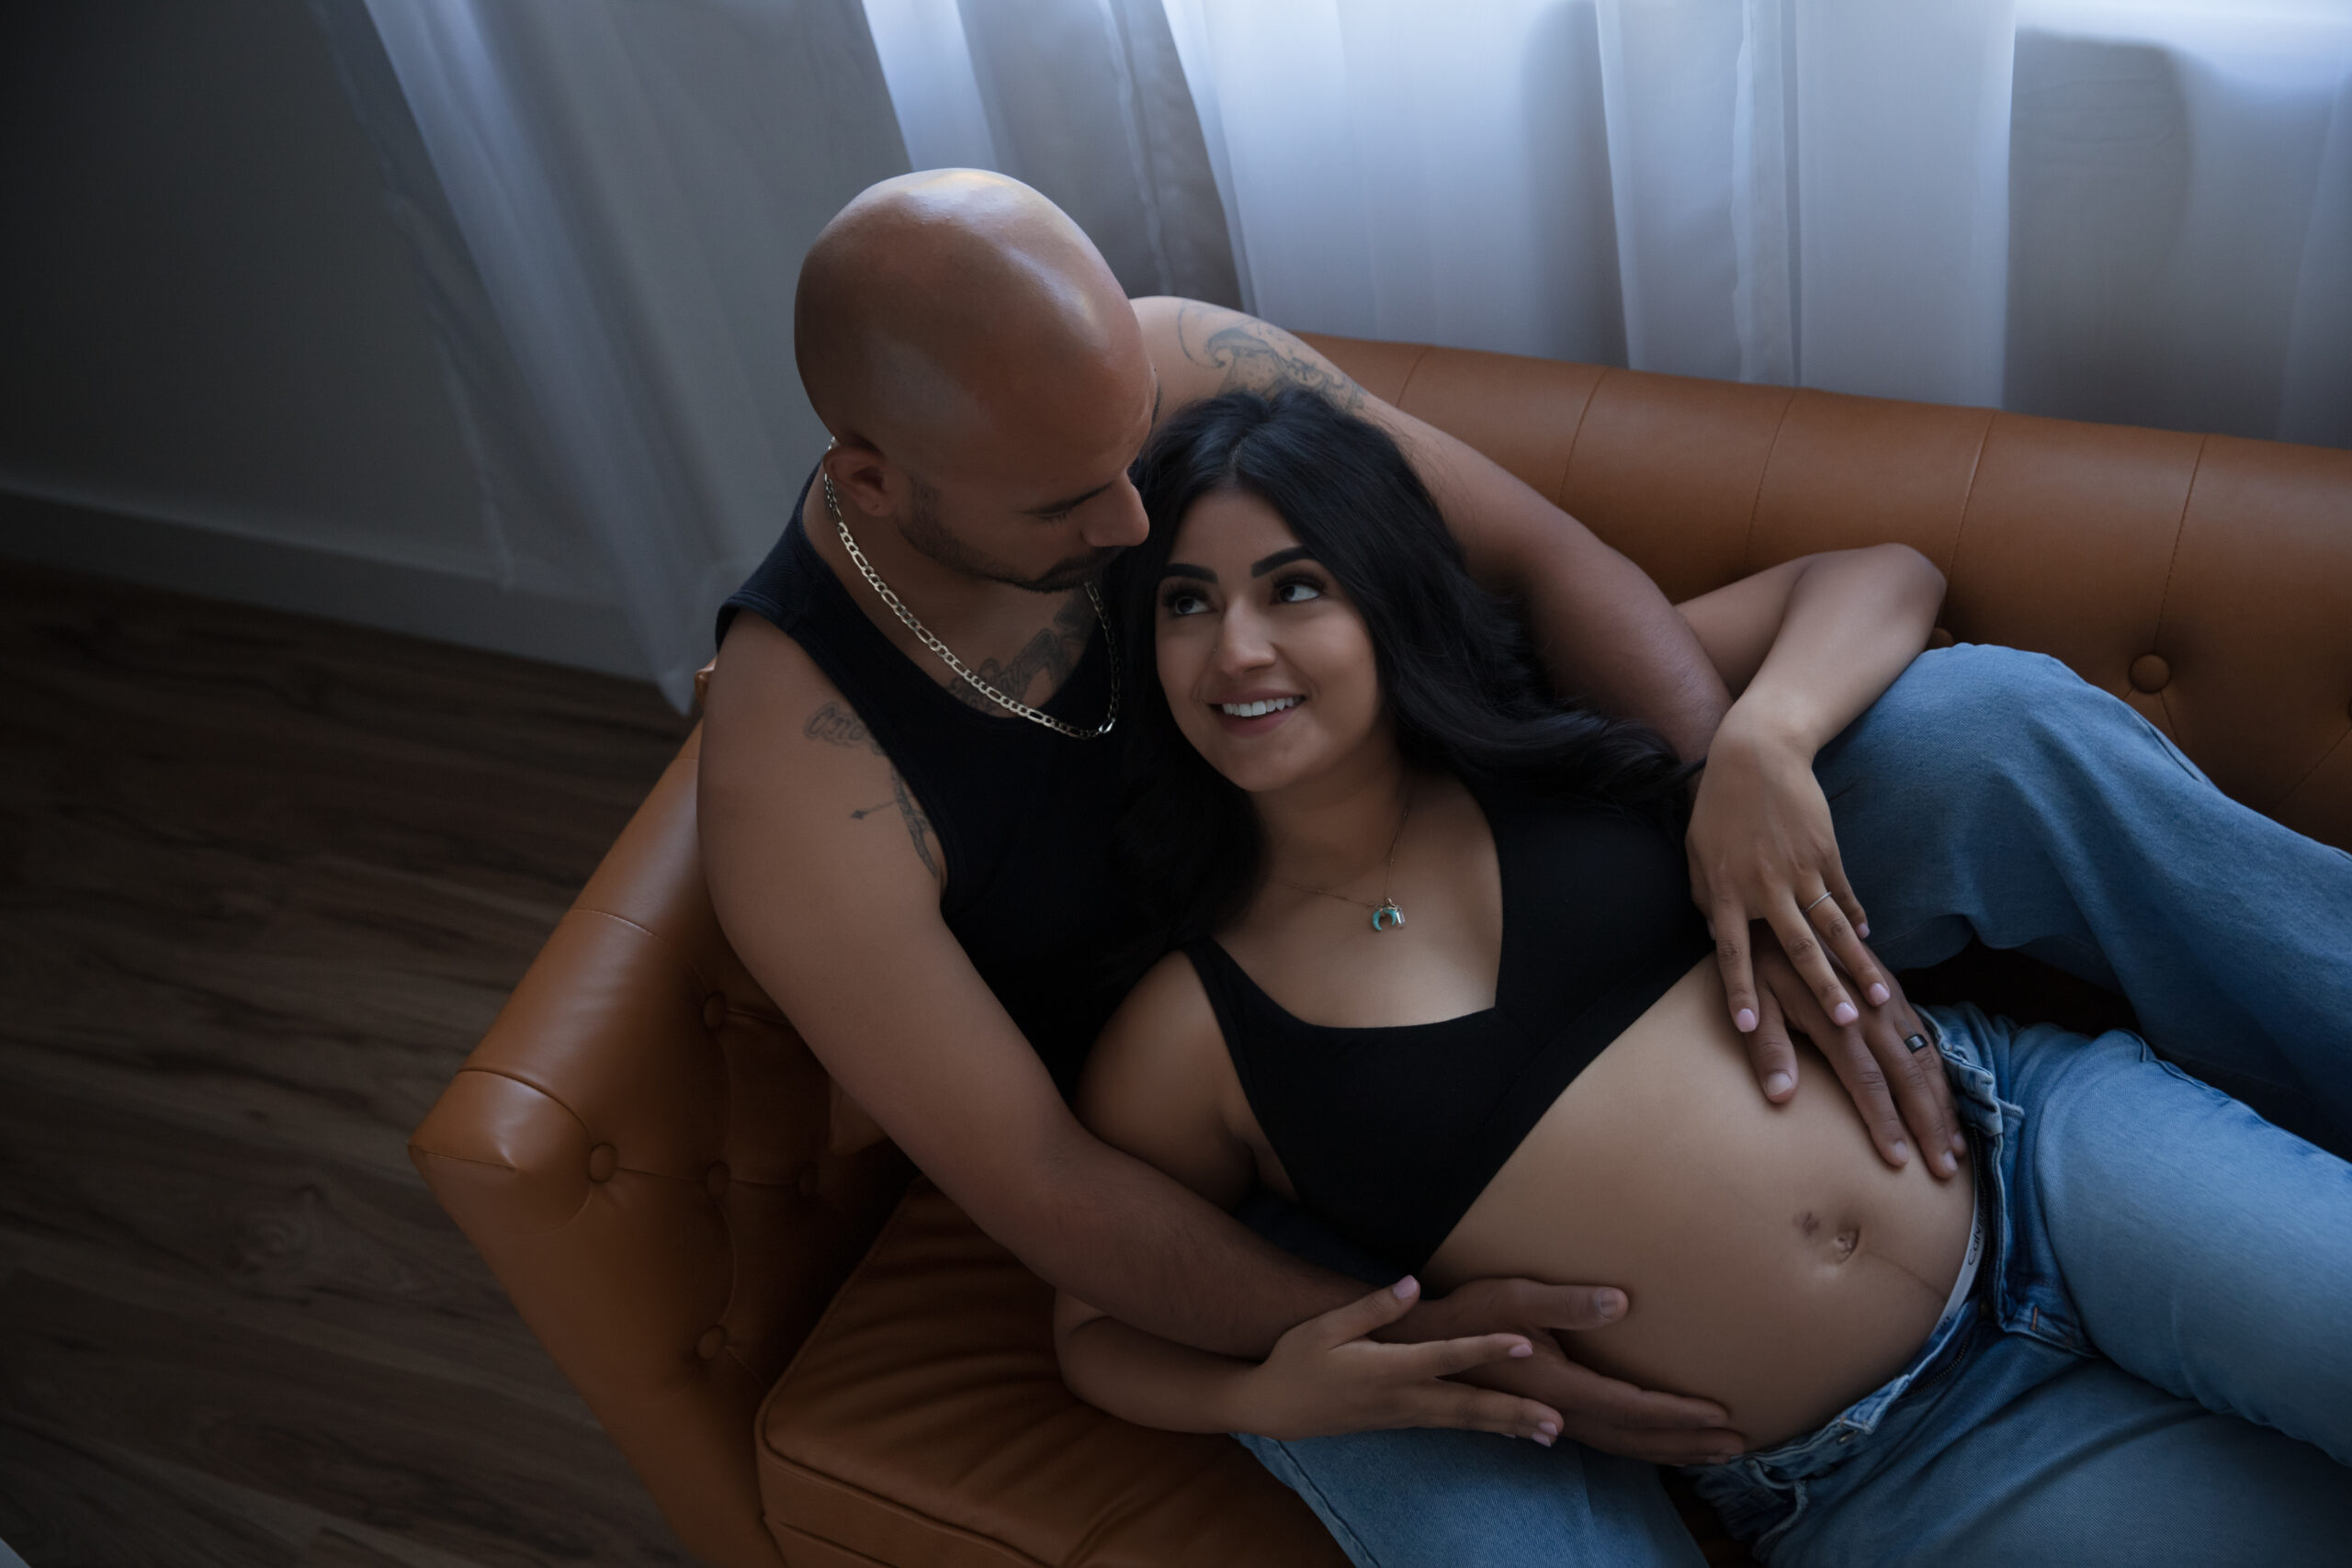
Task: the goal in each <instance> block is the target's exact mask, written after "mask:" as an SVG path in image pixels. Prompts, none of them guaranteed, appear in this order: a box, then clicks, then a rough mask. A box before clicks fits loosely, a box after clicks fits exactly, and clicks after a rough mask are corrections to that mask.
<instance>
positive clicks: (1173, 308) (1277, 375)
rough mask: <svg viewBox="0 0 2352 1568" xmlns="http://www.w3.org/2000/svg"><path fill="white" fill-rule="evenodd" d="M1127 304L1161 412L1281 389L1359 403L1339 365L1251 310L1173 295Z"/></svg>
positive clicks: (1360, 396) (1359, 391)
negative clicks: (1153, 374)
mask: <svg viewBox="0 0 2352 1568" xmlns="http://www.w3.org/2000/svg"><path fill="white" fill-rule="evenodd" d="M1130 303H1132V304H1133V305H1134V307H1135V312H1136V323H1137V324H1138V325H1139V326H1141V327H1142V328H1143V335H1144V345H1145V347H1146V349H1147V350H1148V352H1149V353H1150V355H1151V361H1152V363H1153V364H1154V365H1155V366H1157V367H1159V384H1160V388H1161V397H1160V410H1161V412H1162V414H1163V415H1165V414H1168V413H1172V412H1175V411H1176V410H1177V409H1180V408H1182V407H1183V406H1184V405H1185V404H1187V403H1191V402H1197V401H1199V400H1201V399H1203V398H1214V397H1216V396H1217V395H1218V394H1220V393H1223V392H1259V393H1265V394H1272V393H1273V392H1277V391H1280V390H1281V389H1283V388H1284V387H1306V388H1309V389H1313V390H1315V391H1318V392H1320V393H1322V394H1323V395H1324V396H1325V397H1327V398H1329V399H1330V400H1332V401H1333V402H1335V403H1337V404H1339V405H1340V407H1341V408H1344V409H1351V410H1358V409H1361V408H1362V407H1363V402H1364V398H1365V393H1364V390H1363V388H1361V387H1359V386H1357V385H1356V384H1355V382H1353V381H1352V380H1350V379H1349V378H1348V377H1347V376H1346V375H1345V374H1344V373H1342V372H1341V371H1340V368H1339V367H1337V366H1335V365H1333V364H1332V363H1331V362H1330V361H1329V360H1328V359H1326V358H1324V357H1323V355H1319V354H1317V353H1316V352H1315V350H1313V349H1311V348H1309V347H1308V346H1307V345H1306V344H1305V343H1302V342H1301V341H1300V340H1299V339H1298V338H1297V337H1295V336H1294V335H1293V334H1291V333H1286V332H1284V331H1283V329H1282V328H1280V327H1277V326H1274V325H1272V323H1270V322H1266V321H1260V320H1259V319H1258V318H1257V317H1255V316H1251V315H1248V314H1245V313H1244V312H1242V311H1239V310H1229V309H1227V307H1225V306H1223V305H1211V304H1208V303H1206V302H1204V301H1203V300H1199V299H1180V298H1177V297H1176V296H1173V295H1164V294H1163V295H1153V296H1149V297H1148V298H1145V299H1136V300H1133V301H1130Z"/></svg>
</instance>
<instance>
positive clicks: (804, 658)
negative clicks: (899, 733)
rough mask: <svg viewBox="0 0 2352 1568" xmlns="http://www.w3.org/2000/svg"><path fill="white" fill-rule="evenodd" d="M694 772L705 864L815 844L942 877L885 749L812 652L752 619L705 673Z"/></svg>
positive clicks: (918, 809)
mask: <svg viewBox="0 0 2352 1568" xmlns="http://www.w3.org/2000/svg"><path fill="white" fill-rule="evenodd" d="M700 773H701V802H702V811H701V816H702V829H703V840H704V848H705V860H706V863H710V862H713V861H715V860H718V859H722V858H725V857H728V856H730V855H734V854H737V853H738V852H742V851H746V850H752V849H755V848H758V847H761V846H764V845H767V844H772V843H774V842H775V840H777V838H778V837H779V836H786V837H790V838H792V839H794V840H798V841H799V842H800V843H801V844H802V846H803V847H806V846H807V844H808V841H809V840H810V839H812V838H813V839H821V840H825V841H826V842H827V844H828V846H829V847H830V848H833V849H838V850H841V851H843V852H847V858H849V859H852V860H864V859H865V858H867V856H868V855H870V856H871V857H873V859H874V860H875V861H876V863H877V866H878V867H879V868H888V869H895V870H907V869H910V867H911V868H913V869H916V870H918V871H919V873H920V874H922V875H923V876H925V877H927V878H928V879H929V880H930V881H931V882H932V883H933V885H934V886H936V885H938V884H939V883H941V882H942V881H944V876H945V868H944V863H943V861H942V858H941V852H940V849H939V840H938V836H937V834H936V833H935V832H934V831H933V828H932V825H931V820H930V818H929V817H928V816H927V815H926V814H925V812H924V810H923V807H922V803H921V802H920V801H918V800H917V799H916V798H915V796H914V794H913V791H912V790H911V789H910V788H909V786H908V784H907V783H906V780H905V779H904V778H903V777H902V776H901V775H900V774H899V770H898V769H897V767H895V766H894V765H893V764H892V762H891V761H890V758H889V755H888V752H887V751H886V750H884V748H883V746H882V744H881V742H880V741H878V740H876V739H875V738H874V736H873V733H872V732H871V731H870V730H869V729H868V728H866V725H865V720H864V719H863V718H861V717H860V716H858V714H857V711H856V710H855V709H854V707H852V706H851V705H850V703H849V700H848V699H847V698H846V697H844V696H842V693H841V690H840V688H839V687H837V686H835V685H834V684H833V682H832V681H831V679H830V678H829V677H828V676H827V675H826V674H825V672H824V671H822V670H820V669H819V668H818V666H817V661H816V660H813V659H811V658H810V657H809V653H808V650H807V649H803V648H802V647H801V646H800V645H799V644H798V643H797V642H796V641H794V640H793V639H792V638H791V637H788V636H786V634H785V633H784V632H783V631H781V630H779V629H778V628H777V627H776V626H774V625H772V624H770V623H769V622H767V621H765V620H763V619H762V618H761V617H759V616H757V615H751V614H749V613H746V614H742V615H738V616H737V617H736V618H735V621H734V623H733V625H731V626H729V628H728V633H727V642H726V646H725V647H724V648H723V649H721V650H720V657H719V660H718V669H717V670H715V671H712V673H711V678H710V687H709V691H708V694H707V697H706V699H705V704H704V715H703V744H702V764H701V770H700ZM910 854H911V856H912V861H911V862H908V861H907V860H906V858H905V857H907V856H908V855H910ZM827 858H828V859H831V858H833V857H831V856H828V857H827Z"/></svg>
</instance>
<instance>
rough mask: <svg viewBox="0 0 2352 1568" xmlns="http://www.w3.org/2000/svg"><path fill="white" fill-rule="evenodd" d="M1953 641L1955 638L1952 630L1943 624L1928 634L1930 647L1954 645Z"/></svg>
mask: <svg viewBox="0 0 2352 1568" xmlns="http://www.w3.org/2000/svg"><path fill="white" fill-rule="evenodd" d="M1952 641H1953V638H1952V635H1951V631H1949V630H1948V629H1946V628H1945V627H1943V626H1938V627H1937V628H1936V629H1935V630H1934V631H1931V632H1929V633H1928V647H1929V648H1950V647H1951V645H1952Z"/></svg>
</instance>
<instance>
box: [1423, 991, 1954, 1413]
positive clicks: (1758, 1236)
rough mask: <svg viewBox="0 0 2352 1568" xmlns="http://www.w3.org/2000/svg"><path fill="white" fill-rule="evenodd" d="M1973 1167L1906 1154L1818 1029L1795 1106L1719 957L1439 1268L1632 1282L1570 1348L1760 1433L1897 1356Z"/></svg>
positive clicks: (1517, 1162)
mask: <svg viewBox="0 0 2352 1568" xmlns="http://www.w3.org/2000/svg"><path fill="white" fill-rule="evenodd" d="M1973 1174H1974V1173H1973V1170H1972V1169H1971V1168H1970V1167H1968V1166H1967V1165H1965V1164H1963V1165H1962V1169H1961V1174H1960V1175H1958V1176H1956V1177H1953V1178H1952V1179H1950V1180H1948V1181H1940V1182H1939V1181H1938V1180H1936V1179H1934V1178H1933V1177H1931V1176H1929V1175H1928V1172H1927V1168H1926V1166H1925V1163H1924V1162H1923V1161H1922V1160H1921V1159H1919V1158H1918V1157H1917V1154H1916V1152H1915V1154H1914V1156H1913V1157H1912V1159H1911V1161H1910V1163H1909V1164H1908V1165H1907V1166H1905V1168H1903V1169H1901V1170H1895V1169H1893V1168H1889V1167H1888V1166H1887V1165H1886V1164H1885V1162H1883V1160H1881V1159H1880V1158H1879V1156H1878V1153H1877V1151H1876V1150H1875V1149H1874V1148H1873V1147H1872V1146H1871V1141H1870V1137H1869V1134H1867V1132H1865V1131H1864V1129H1863V1125H1862V1120H1861V1116H1860V1112H1859V1111H1856V1110H1855V1109H1854V1104H1853V1101H1852V1100H1850V1099H1849V1098H1848V1096H1847V1094H1846V1090H1845V1089H1844V1087H1843V1086H1842V1085H1840V1084H1839V1083H1838V1079H1837V1077H1836V1075H1835V1074H1834V1073H1833V1072H1832V1071H1831V1070H1830V1067H1829V1065H1828V1063H1827V1062H1826V1061H1824V1060H1823V1059H1822V1058H1821V1056H1819V1055H1817V1054H1815V1052H1813V1051H1812V1050H1811V1049H1810V1048H1809V1047H1807V1046H1804V1045H1803V1044H1802V1043H1801V1044H1800V1045H1799V1046H1798V1070H1797V1091H1796V1093H1795V1095H1794V1096H1793V1097H1792V1099H1791V1100H1789V1102H1788V1103H1787V1104H1785V1105H1774V1104H1772V1103H1771V1102H1770V1101H1769V1100H1766V1099H1765V1098H1764V1096H1763V1093H1762V1091H1761V1090H1759V1089H1758V1088H1757V1087H1756V1078H1755V1075H1754V1073H1753V1072H1752V1071H1751V1070H1750V1068H1749V1066H1748V1062H1747V1051H1746V1049H1745V1047H1744V1046H1743V1045H1742V1043H1741V1041H1740V1037H1739V1035H1738V1034H1736V1032H1733V1030H1732V1028H1731V1025H1730V1024H1729V1022H1728V1021H1726V1020H1725V1017H1724V1001H1723V989H1722V985H1721V982H1720V981H1719V980H1718V979H1717V977H1716V974H1715V966H1714V962H1713V959H1712V958H1710V959H1708V960H1705V961H1703V962H1702V963H1701V964H1699V965H1698V967H1696V968H1694V969H1692V970H1691V973H1690V974H1688V975H1686V976H1683V978H1682V979H1681V980H1680V981H1679V983H1678V984H1677V985H1676V986H1675V987H1674V988H1673V989H1672V990H1670V991H1668V993H1667V994H1666V995H1665V996H1664V997H1662V998H1659V999H1658V1001H1657V1004H1656V1005H1655V1006H1653V1007H1652V1008H1651V1009H1650V1010H1648V1011H1647V1012H1645V1013H1644V1014H1643V1015H1642V1016H1641V1018H1640V1019H1638V1020H1636V1021H1635V1022H1634V1026H1633V1027H1632V1028H1631V1029H1629V1030H1627V1031H1626V1032H1624V1033H1623V1035H1621V1036H1619V1037H1618V1038H1617V1040H1615V1041H1614V1042H1613V1043H1611V1045H1610V1046H1609V1048H1608V1049H1607V1050H1606V1051H1604V1052H1602V1053H1601V1055H1600V1057H1599V1058H1598V1059H1596V1060H1595V1061H1594V1062H1593V1064H1592V1065H1591V1066H1589V1067H1587V1068H1586V1069H1585V1070H1584V1072H1583V1073H1582V1074H1580V1075H1579V1076H1578V1077H1577V1080H1576V1082H1574V1083H1573V1084H1570V1085H1569V1086H1568V1088H1567V1089H1566V1092H1565V1093H1563V1094H1562V1095H1561V1096H1560V1098H1559V1099H1558V1100H1556V1101H1555V1102H1554V1104H1553V1106H1552V1108H1551V1110H1550V1111H1548V1112H1547V1113H1546V1114H1545V1115H1544V1119H1543V1121H1542V1122H1539V1123H1537V1125H1536V1127H1535V1130H1534V1131H1533V1132H1532V1133H1531V1134H1529V1135H1528V1137H1527V1140H1526V1141H1525V1142H1524V1143H1522V1144H1521V1145H1520V1146H1519V1148H1518V1150H1517V1151H1516V1152H1514V1153H1513V1154H1512V1156H1511V1157H1510V1161H1509V1162H1508V1163H1507V1164H1506V1165H1505V1166H1504V1167H1503V1168H1502V1170H1501V1171H1500V1172H1498V1174H1497V1175H1496V1177H1495V1179H1494V1180H1493V1182H1491V1183H1490V1184H1489V1185H1488V1186H1487V1190H1486V1191H1485V1192H1484V1193H1483V1194H1481V1195H1480V1197H1479V1199H1478V1201H1477V1202H1476V1203H1475V1204H1473V1205H1472V1206H1471V1209H1470V1211H1469V1213H1466V1214H1464V1216H1463V1217H1462V1220H1461V1222H1460V1224H1457V1225H1455V1227H1454V1229H1453V1234H1452V1235H1448V1236H1447V1237H1446V1240H1445V1244H1444V1245H1443V1246H1442V1247H1440V1248H1439V1249H1438V1251H1437V1254H1436V1256H1435V1257H1434V1258H1431V1259H1430V1267H1429V1269H1428V1270H1427V1272H1428V1274H1429V1277H1430V1283H1431V1284H1432V1285H1433V1286H1435V1287H1437V1288H1439V1289H1451V1288H1452V1287H1453V1285H1455V1284H1457V1283H1460V1282H1461V1281H1463V1280H1473V1279H1478V1278H1481V1277H1488V1276H1520V1277H1524V1278H1530V1279H1539V1280H1554V1281H1556V1282H1560V1283H1571V1282H1573V1283H1589V1284H1611V1285H1616V1286H1619V1287H1622V1288H1623V1290H1624V1292H1625V1293H1626V1296H1627V1298H1628V1300H1629V1302H1630V1306H1629V1308H1628V1310H1627V1312H1626V1314H1625V1316H1624V1317H1623V1319H1622V1320H1620V1321H1619V1322H1617V1323H1615V1324H1612V1325H1610V1326H1609V1327H1607V1328H1604V1329H1600V1330H1597V1331H1594V1332H1591V1333H1585V1334H1577V1335H1572V1336H1569V1337H1568V1340H1569V1343H1568V1347H1567V1348H1568V1352H1569V1354H1570V1355H1572V1356H1574V1357H1575V1358H1576V1359H1578V1360H1580V1361H1583V1362H1584V1363H1586V1364H1587V1365H1588V1366H1590V1367H1593V1368H1595V1369H1597V1370H1599V1371H1604V1372H1607V1373H1609V1374H1610V1375H1611V1376H1613V1377H1620V1378H1623V1379H1625V1380H1627V1381H1628V1382H1635V1383H1639V1384H1641V1385H1642V1386H1644V1387H1645V1388H1654V1389H1662V1390H1666V1391H1668V1392H1671V1393H1687V1394H1693V1395H1699V1396H1702V1397H1704V1398H1708V1399H1713V1400H1715V1401H1717V1402H1718V1403H1720V1404H1723V1405H1724V1407H1725V1408H1727V1409H1728V1410H1729V1411H1730V1412H1731V1426H1732V1427H1733V1429H1735V1430H1736V1431H1738V1432H1739V1433H1741V1434H1742V1435H1743V1436H1744V1437H1745V1438H1747V1442H1748V1445H1749V1447H1750V1448H1766V1447H1770V1445H1772V1444H1775V1443H1778V1442H1781V1441H1783V1440H1785V1439H1787V1438H1792V1437H1795V1436H1797V1435H1799V1434H1801V1433H1804V1432H1808V1431H1811V1430H1813V1429H1814V1428H1815V1427H1819V1426H1821V1425H1822V1424H1823V1423H1824V1422H1826V1421H1827V1420H1828V1419H1829V1418H1830V1417H1831V1416H1835V1415H1837V1414H1838V1411H1840V1410H1842V1409H1844V1408H1845V1407H1846V1406H1847V1405H1849V1404H1852V1403H1853V1402H1854V1401H1855V1400H1857V1399H1859V1398H1860V1397H1861V1396H1862V1395H1863V1394H1865V1393H1869V1392H1870V1391H1871V1390H1872V1389H1874V1388H1876V1387H1878V1386H1879V1385H1880V1384H1881V1383H1883V1382H1886V1381H1887V1380H1888V1379H1889V1378H1892V1377H1893V1376H1894V1375H1895V1374H1896V1373H1897V1372H1899V1371H1902V1370H1903V1368H1904V1367H1905V1365H1906V1364H1908V1362H1909V1361H1910V1359H1911V1358H1912V1357H1913V1356H1914V1355H1916V1354H1917V1351H1918V1348H1919V1347H1920V1346H1921V1345H1922V1344H1923V1343H1925V1341H1926V1339H1927V1337H1928V1331H1929V1330H1930V1329H1932V1328H1933V1327H1934V1326H1935V1323H1936V1319H1937V1316H1938V1315H1939V1313H1940V1312H1941V1311H1942V1308H1943V1304H1944V1301H1945V1298H1946V1297H1947V1296H1948V1295H1949V1294H1950V1293H1951V1287H1952V1282H1953V1280H1955V1279H1957V1278H1958V1276H1959V1272H1960V1264H1961V1258H1962V1254H1963V1252H1964V1251H1965V1250H1966V1247H1967V1242H1968V1227H1969V1217H1970V1213H1971V1209H1972V1186H1971V1181H1972V1179H1973Z"/></svg>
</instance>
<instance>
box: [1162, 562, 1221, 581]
mask: <svg viewBox="0 0 2352 1568" xmlns="http://www.w3.org/2000/svg"><path fill="white" fill-rule="evenodd" d="M1159 577H1160V581H1163V582H1164V581H1167V580H1168V579H1170V578H1171V577H1197V578H1199V579H1200V580H1201V581H1203V582H1215V581H1216V573H1215V572H1213V571H1211V570H1209V569H1208V568H1206V567H1204V566H1193V565H1191V564H1190V563H1188V562H1185V561H1181V560H1172V561H1170V562H1169V563H1168V564H1167V565H1166V566H1163V567H1161V568H1160V569H1159Z"/></svg>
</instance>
